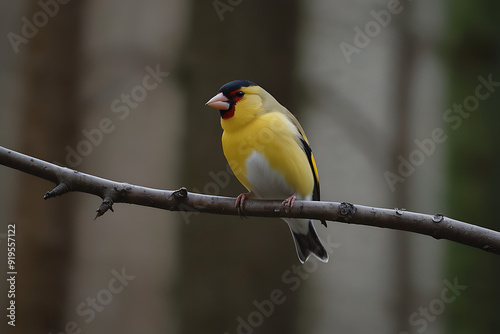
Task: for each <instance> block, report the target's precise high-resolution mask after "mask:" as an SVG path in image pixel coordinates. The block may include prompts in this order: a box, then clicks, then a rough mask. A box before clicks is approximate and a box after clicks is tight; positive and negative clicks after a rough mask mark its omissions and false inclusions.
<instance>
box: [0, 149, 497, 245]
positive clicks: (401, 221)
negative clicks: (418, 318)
mask: <svg viewBox="0 0 500 334" xmlns="http://www.w3.org/2000/svg"><path fill="white" fill-rule="evenodd" d="M0 164H1V165H4V166H7V167H11V168H14V169H17V170H20V171H22V172H25V173H28V174H31V175H34V176H36V177H39V178H42V179H45V180H48V181H51V182H53V183H55V184H56V187H55V188H54V189H52V190H51V191H48V192H47V193H46V194H45V196H44V198H45V199H48V198H51V197H54V196H57V195H63V194H65V193H67V192H71V191H77V192H84V193H88V194H92V195H96V196H99V197H101V198H102V199H103V202H102V204H101V206H100V207H99V209H98V210H97V215H96V218H97V217H99V216H102V215H103V214H104V213H105V212H106V211H108V210H111V211H113V208H112V206H113V204H115V203H129V204H136V205H142V206H149V207H154V208H159V209H164V210H170V211H181V212H190V213H212V214H223V215H238V210H237V208H236V207H235V206H234V203H235V198H232V197H222V196H211V195H203V194H197V193H189V192H188V191H187V190H186V189H185V188H181V189H179V190H176V191H169V190H160V189H153V188H147V187H141V186H137V185H131V184H128V183H122V182H116V181H111V180H107V179H103V178H100V177H97V176H93V175H89V174H85V173H81V172H78V171H76V170H72V169H69V168H65V167H60V166H57V165H54V164H52V163H49V162H46V161H43V160H39V159H36V158H33V157H30V156H27V155H24V154H21V153H18V152H15V151H12V150H9V149H6V148H4V147H1V146H0ZM245 215H246V216H254V217H288V218H309V219H316V220H321V219H324V220H330V221H336V222H343V223H349V224H357V225H366V226H375V227H382V228H390V229H394V230H402V231H409V232H415V233H419V234H424V235H429V236H432V237H433V238H436V239H447V240H451V241H455V242H458V243H461V244H464V245H468V246H472V247H476V248H480V249H482V250H485V251H488V252H492V253H494V254H500V232H497V231H493V230H490V229H486V228H483V227H479V226H476V225H471V224H468V223H464V222H461V221H458V220H455V219H451V218H448V217H444V216H443V215H442V214H436V215H427V214H421V213H414V212H409V211H405V210H398V209H395V210H390V209H381V208H373V207H367V206H362V205H353V204H350V203H347V202H342V203H338V202H312V201H295V204H294V206H293V208H292V209H290V210H288V209H287V210H286V211H285V209H284V208H283V206H282V202H281V201H278V200H250V199H249V200H247V201H246V203H245Z"/></svg>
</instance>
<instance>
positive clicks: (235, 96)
mask: <svg viewBox="0 0 500 334" xmlns="http://www.w3.org/2000/svg"><path fill="white" fill-rule="evenodd" d="M244 95H245V93H243V92H242V91H241V90H239V89H238V90H234V91H232V92H231V93H229V96H230V100H231V109H229V110H228V111H226V112H224V115H222V119H229V118H231V117H233V116H234V109H235V106H236V103H237V102H238V101H240V100H241V99H243V96H244Z"/></svg>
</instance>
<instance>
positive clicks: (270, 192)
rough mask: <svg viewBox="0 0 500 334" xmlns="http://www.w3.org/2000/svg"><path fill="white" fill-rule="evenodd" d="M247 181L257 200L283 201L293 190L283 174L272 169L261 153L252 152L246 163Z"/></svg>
mask: <svg viewBox="0 0 500 334" xmlns="http://www.w3.org/2000/svg"><path fill="white" fill-rule="evenodd" d="M246 168H247V175H246V177H247V180H248V182H249V183H250V184H251V186H252V189H251V190H252V192H253V193H254V194H255V195H256V196H257V197H259V198H267V199H285V198H287V197H289V196H291V195H293V194H294V192H295V189H293V188H292V187H290V185H289V184H288V183H287V182H286V180H285V177H284V176H283V174H281V173H280V172H278V171H277V170H275V169H273V168H272V167H271V166H270V165H269V162H268V161H267V159H266V158H265V156H264V155H263V154H262V153H259V152H257V151H253V152H252V153H251V154H250V155H249V156H248V159H247V161H246Z"/></svg>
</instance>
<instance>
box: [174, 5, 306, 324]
mask: <svg viewBox="0 0 500 334" xmlns="http://www.w3.org/2000/svg"><path fill="white" fill-rule="evenodd" d="M216 3H224V4H227V6H226V7H221V8H226V9H227V8H228V6H229V8H230V10H229V9H228V10H224V9H221V8H219V13H218V12H217V10H216V9H215V7H214V4H216ZM219 14H220V15H219ZM297 15H298V13H297V1H291V2H290V1H278V2H273V3H269V2H266V1H262V0H261V1H252V2H246V1H244V2H242V1H217V2H215V1H214V2H211V1H210V2H206V1H194V2H193V4H192V16H191V22H192V23H191V28H190V29H191V30H190V34H191V36H190V38H189V40H190V44H189V45H187V52H186V53H185V73H184V75H185V80H186V81H185V85H186V89H185V91H186V92H187V94H188V95H187V96H186V98H187V114H186V129H185V132H184V133H185V139H184V143H185V144H184V145H185V147H184V152H185V156H184V159H183V160H182V162H180V164H181V165H182V166H184V184H185V185H186V186H187V187H188V189H189V190H195V189H197V190H199V191H201V192H204V193H212V194H220V195H228V196H236V195H238V194H239V193H241V192H243V191H246V190H245V189H244V188H243V187H242V186H241V185H240V184H239V182H238V181H237V180H236V178H234V177H233V176H231V177H230V178H229V174H228V173H227V163H226V160H225V158H224V155H223V153H222V147H221V134H222V130H221V128H220V120H219V119H220V115H219V113H218V111H216V110H213V109H211V108H208V107H205V106H204V103H205V102H206V101H207V100H208V99H209V98H211V97H212V96H213V95H215V94H216V92H217V91H218V89H219V88H220V87H221V86H222V85H223V84H224V83H226V82H229V81H232V80H236V79H248V80H252V81H254V82H256V83H258V84H260V85H262V86H263V87H265V88H266V89H267V90H268V91H270V92H272V94H273V95H274V96H275V97H276V98H277V99H278V100H279V101H281V102H282V103H283V104H285V106H287V107H290V108H291V109H292V110H293V106H291V105H290V103H291V101H293V100H294V99H293V97H292V88H293V80H292V79H293V73H294V71H293V67H294V62H295V45H294V41H295V27H296V23H297ZM221 19H222V20H221ZM219 21H220V22H219ZM184 218H185V219H184V220H183V221H184V223H186V225H185V226H184V228H183V231H182V238H181V255H180V256H181V260H180V263H181V273H180V277H179V280H180V286H179V288H180V289H179V298H180V302H181V309H180V310H181V314H180V323H181V331H182V332H183V333H201V332H203V333H224V332H229V333H235V332H236V331H237V326H238V321H237V318H238V317H241V318H242V319H244V321H247V320H248V315H249V314H250V313H251V312H253V311H255V310H256V307H255V306H254V304H253V302H254V301H255V300H257V301H259V302H260V301H262V300H264V299H269V298H270V293H271V291H273V290H274V289H280V290H282V291H284V292H285V293H288V292H290V290H289V289H288V290H286V289H287V288H286V287H284V286H283V282H282V279H281V277H282V275H283V273H284V272H285V271H286V270H287V269H289V268H290V266H291V265H292V264H298V260H297V259H296V254H295V248H294V245H293V242H292V238H291V236H290V232H289V230H288V227H287V226H286V224H285V223H284V222H282V221H280V220H265V219H244V220H240V219H239V218H235V217H220V216H210V215H208V216H207V215H199V216H197V215H190V216H187V215H185V216H184ZM188 222H189V223H188ZM285 296H286V301H285V302H284V303H283V304H282V305H275V310H274V311H273V315H272V316H271V317H269V318H267V317H265V316H264V318H263V320H262V323H260V322H259V321H257V320H259V319H258V317H256V318H254V320H255V321H254V322H253V323H254V325H255V324H256V323H257V324H259V325H258V327H259V329H258V330H259V333H275V332H283V333H293V332H294V319H295V318H296V310H297V308H296V306H297V302H298V294H297V293H294V294H291V293H289V294H286V295H285ZM252 327H257V326H252Z"/></svg>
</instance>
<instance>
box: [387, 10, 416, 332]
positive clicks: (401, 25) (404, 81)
mask: <svg viewBox="0 0 500 334" xmlns="http://www.w3.org/2000/svg"><path fill="white" fill-rule="evenodd" d="M412 8H413V7H412V6H407V7H406V8H405V9H404V10H403V11H402V13H401V14H399V16H397V17H396V22H397V24H398V29H397V43H398V44H397V46H396V48H395V49H396V56H395V57H394V58H395V59H396V60H397V63H396V65H395V66H396V78H395V81H394V92H395V94H394V96H391V100H392V99H394V104H393V106H394V115H395V126H396V130H395V131H396V136H395V140H394V143H393V145H394V147H393V151H392V152H393V153H392V170H398V166H399V163H400V161H399V159H398V157H400V156H403V157H407V156H408V155H409V154H410V151H411V145H412V144H413V142H412V139H413V138H412V131H411V130H412V124H411V98H412V89H413V87H412V83H414V82H415V78H414V77H415V75H414V74H415V73H414V72H415V62H416V59H417V57H418V55H417V50H416V41H415V37H414V32H413V31H412V30H411V24H410V22H411V21H410V20H409V19H410V18H411V17H412ZM410 186H411V185H410V184H409V183H408V182H405V183H402V184H398V186H397V187H395V190H394V191H393V193H392V195H393V203H394V205H395V207H397V208H402V209H404V208H407V207H410V206H411V205H410V204H411V202H410V188H411V187H410ZM393 234H394V237H395V240H394V241H395V243H394V245H395V249H394V254H395V262H396V263H395V266H396V279H395V282H396V286H395V290H396V292H395V293H394V295H395V296H396V297H395V298H396V300H395V306H396V307H395V312H394V313H395V318H396V324H397V328H407V327H408V315H409V314H411V313H412V312H413V309H412V307H413V305H414V304H415V295H414V290H413V288H412V284H411V266H412V263H411V255H412V254H411V253H412V248H411V243H410V241H411V238H412V236H411V235H410V234H409V233H405V232H399V231H398V232H394V233H393Z"/></svg>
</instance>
